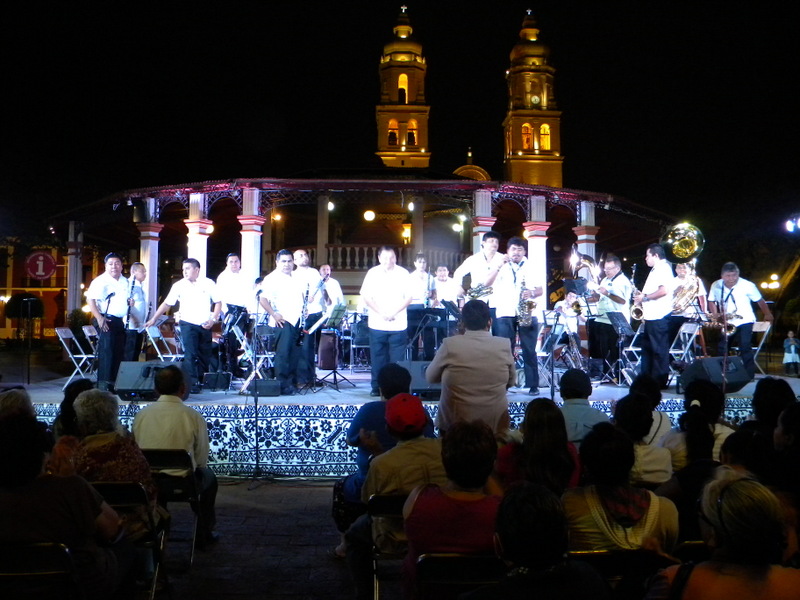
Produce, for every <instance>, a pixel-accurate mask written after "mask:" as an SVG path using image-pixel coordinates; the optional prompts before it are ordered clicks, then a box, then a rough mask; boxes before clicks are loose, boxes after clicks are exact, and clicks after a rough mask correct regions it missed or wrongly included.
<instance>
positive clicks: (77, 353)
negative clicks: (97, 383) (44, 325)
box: [56, 327, 96, 390]
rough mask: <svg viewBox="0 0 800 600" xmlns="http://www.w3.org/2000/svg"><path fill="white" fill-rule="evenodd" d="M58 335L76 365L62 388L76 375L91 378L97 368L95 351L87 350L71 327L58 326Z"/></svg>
mask: <svg viewBox="0 0 800 600" xmlns="http://www.w3.org/2000/svg"><path fill="white" fill-rule="evenodd" d="M56 335H57V336H58V339H59V341H60V342H61V345H62V346H63V347H64V350H66V352H67V354H68V355H69V358H70V360H71V361H72V364H73V365H75V370H74V371H73V372H72V375H70V376H69V379H67V382H66V383H65V384H64V387H63V388H61V389H62V390H63V389H64V388H66V387H67V386H68V385H69V382H70V381H72V380H73V379H74V378H75V376H76V375H80V376H81V377H85V378H89V377H90V376H91V375H92V373H94V370H95V357H96V356H95V353H94V352H86V351H85V350H84V349H83V348H82V347H81V344H80V342H78V340H77V339H76V338H75V335H74V334H73V333H72V330H71V329H70V328H69V327H56Z"/></svg>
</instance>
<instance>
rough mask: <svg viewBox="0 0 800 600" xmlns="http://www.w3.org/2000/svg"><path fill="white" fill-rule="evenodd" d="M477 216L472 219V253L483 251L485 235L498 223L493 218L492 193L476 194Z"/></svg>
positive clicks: (479, 192)
mask: <svg viewBox="0 0 800 600" xmlns="http://www.w3.org/2000/svg"><path fill="white" fill-rule="evenodd" d="M474 199H475V214H474V215H473V217H472V252H473V253H475V254H477V253H478V252H480V251H481V241H482V238H483V234H484V233H486V232H487V231H491V230H492V225H494V223H495V221H497V218H496V217H493V216H492V192H490V191H489V190H478V191H476V192H475V196H474Z"/></svg>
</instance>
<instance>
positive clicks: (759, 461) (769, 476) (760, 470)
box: [719, 429, 775, 485]
mask: <svg viewBox="0 0 800 600" xmlns="http://www.w3.org/2000/svg"><path fill="white" fill-rule="evenodd" d="M719 456H720V462H721V463H722V464H723V465H727V466H728V467H730V468H732V469H735V470H737V471H742V472H743V473H744V474H745V475H747V476H748V477H754V478H756V479H758V480H759V481H760V482H761V483H763V484H764V485H769V484H770V483H771V482H772V481H774V479H775V477H774V475H773V466H774V465H773V464H772V460H773V446H772V437H770V438H767V437H766V436H764V435H763V434H762V433H760V432H758V431H757V430H755V429H739V430H738V431H734V432H733V433H732V434H730V435H729V436H728V437H727V438H725V441H724V442H722V448H721V449H720V451H719Z"/></svg>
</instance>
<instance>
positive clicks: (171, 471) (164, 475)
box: [142, 448, 200, 567]
mask: <svg viewBox="0 0 800 600" xmlns="http://www.w3.org/2000/svg"><path fill="white" fill-rule="evenodd" d="M142 454H144V457H145V458H146V459H147V462H148V463H149V464H150V472H151V473H152V474H153V480H154V481H155V482H156V485H157V486H158V503H159V504H160V505H161V506H163V507H164V508H168V504H169V503H170V502H186V503H188V504H189V505H190V506H191V507H192V512H193V513H194V523H193V525H192V537H191V544H192V545H191V550H190V554H189V566H190V567H191V566H192V563H193V562H194V548H195V545H196V543H197V529H198V522H199V502H200V488H199V487H198V485H197V480H196V479H195V475H194V465H193V464H192V457H191V456H189V453H188V452H187V451H186V450H157V449H150V448H147V449H146V448H142ZM166 533H167V537H169V529H168V530H167V532H166ZM170 539H171V538H170ZM173 541H176V540H173Z"/></svg>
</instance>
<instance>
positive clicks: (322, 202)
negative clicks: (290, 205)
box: [314, 194, 331, 269]
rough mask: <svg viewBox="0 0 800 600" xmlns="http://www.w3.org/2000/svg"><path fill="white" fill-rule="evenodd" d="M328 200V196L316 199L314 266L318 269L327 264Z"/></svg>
mask: <svg viewBox="0 0 800 600" xmlns="http://www.w3.org/2000/svg"><path fill="white" fill-rule="evenodd" d="M330 200H331V198H330V196H327V195H324V194H323V195H322V196H320V197H319V198H318V199H317V247H316V253H315V255H314V266H315V267H317V268H318V269H319V267H320V265H325V264H328V230H329V223H330V211H329V210H328V202H330Z"/></svg>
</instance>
